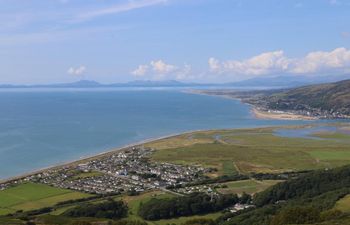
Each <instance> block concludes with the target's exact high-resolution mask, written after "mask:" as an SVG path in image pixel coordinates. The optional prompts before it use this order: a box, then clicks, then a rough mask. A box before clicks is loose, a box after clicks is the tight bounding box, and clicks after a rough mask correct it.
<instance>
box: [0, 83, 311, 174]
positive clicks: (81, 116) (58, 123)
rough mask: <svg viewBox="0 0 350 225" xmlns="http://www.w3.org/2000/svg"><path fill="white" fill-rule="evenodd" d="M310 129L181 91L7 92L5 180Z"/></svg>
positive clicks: (0, 113) (2, 150)
mask: <svg viewBox="0 0 350 225" xmlns="http://www.w3.org/2000/svg"><path fill="white" fill-rule="evenodd" d="M305 123H310V121H283V120H260V119H256V118H254V116H253V115H252V114H251V112H250V106H249V105H246V104H242V103H241V102H240V101H238V100H234V99H229V98H223V97H217V96H208V95H199V94H192V93H189V92H188V91H184V90H178V89H140V88H135V89H132V88H130V89H125V88H124V89H120V88H119V89H58V88H56V89H2V90H0V179H6V178H9V177H12V176H17V175H21V174H23V173H28V172H31V171H35V170H38V169H42V168H46V167H49V166H53V165H58V164H61V163H65V162H68V161H72V160H76V159H80V158H82V157H87V156H92V155H95V154H98V153H101V152H105V151H108V150H111V149H114V148H118V147H122V146H125V145H128V144H132V143H135V142H140V141H143V140H147V139H153V138H158V137H163V136H167V135H172V134H178V133H182V132H187V131H195V130H206V129H223V128H248V127H261V126H275V125H291V124H305Z"/></svg>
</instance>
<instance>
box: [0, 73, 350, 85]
mask: <svg viewBox="0 0 350 225" xmlns="http://www.w3.org/2000/svg"><path fill="white" fill-rule="evenodd" d="M348 78H350V75H344V76H322V77H306V76H287V75H283V76H276V77H259V78H252V79H248V80H244V81H239V82H230V83H184V82H180V81H176V80H165V81H151V80H135V81H130V82H127V83H113V84H101V83H98V82H96V81H91V80H81V81H77V82H73V83H61V84H38V85H35V84H34V85H12V84H3V85H0V88H101V87H232V88H234V87H239V88H242V87H246V88H250V87H251V88H255V87H266V88H288V87H298V86H303V85H309V84H318V83H328V82H335V81H339V80H344V79H348Z"/></svg>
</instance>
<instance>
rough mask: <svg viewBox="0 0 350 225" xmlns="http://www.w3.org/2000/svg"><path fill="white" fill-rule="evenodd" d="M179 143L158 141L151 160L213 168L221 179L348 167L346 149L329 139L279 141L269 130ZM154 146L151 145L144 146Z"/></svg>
mask: <svg viewBox="0 0 350 225" xmlns="http://www.w3.org/2000/svg"><path fill="white" fill-rule="evenodd" d="M347 136H348V137H349V138H350V135H347ZM342 138H344V137H343V136H342ZM181 139H185V140H187V139H188V135H183V136H181V137H176V142H177V144H176V147H174V145H173V144H172V143H173V142H174V140H172V139H171V138H169V139H167V140H162V141H161V142H162V143H161V145H162V148H160V149H158V150H159V151H156V152H155V153H154V154H153V156H152V159H153V160H155V161H164V162H171V163H179V164H200V165H202V166H206V167H215V168H217V169H218V170H219V174H221V175H222V174H230V173H235V172H237V170H238V172H241V173H249V172H281V171H291V170H305V169H318V168H325V167H335V166H340V165H345V164H348V163H350V145H349V144H348V143H347V142H343V141H339V140H338V139H336V138H333V136H332V138H331V139H327V140H311V139H302V138H283V137H277V136H274V135H273V128H257V129H245V130H226V131H206V132H196V133H193V134H192V135H191V142H192V143H193V144H192V145H190V144H188V141H186V145H185V146H181V145H180V143H181ZM167 142H168V143H169V145H168V147H167ZM203 142H205V143H203ZM157 145H158V143H157V142H154V143H151V144H149V145H148V146H150V147H157Z"/></svg>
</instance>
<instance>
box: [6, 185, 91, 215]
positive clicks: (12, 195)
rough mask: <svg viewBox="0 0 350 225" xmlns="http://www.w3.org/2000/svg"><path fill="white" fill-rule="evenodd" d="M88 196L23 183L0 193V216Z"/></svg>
mask: <svg viewBox="0 0 350 225" xmlns="http://www.w3.org/2000/svg"><path fill="white" fill-rule="evenodd" d="M88 196H90V195H88V194H84V193H80V192H74V191H70V190H65V189H59V188H54V187H50V186H47V185H44V184H34V183H24V184H20V185H18V186H15V187H11V188H9V189H6V190H4V191H0V199H1V201H0V215H5V214H8V213H13V212H16V211H18V210H24V211H28V210H34V209H39V208H43V207H48V206H53V205H55V204H56V203H58V202H62V201H67V200H72V199H80V198H85V197H88Z"/></svg>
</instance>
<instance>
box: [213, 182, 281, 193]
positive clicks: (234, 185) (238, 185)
mask: <svg viewBox="0 0 350 225" xmlns="http://www.w3.org/2000/svg"><path fill="white" fill-rule="evenodd" d="M278 182H279V181H276V180H266V181H257V180H242V181H233V182H227V183H223V185H227V188H218V189H216V190H217V191H218V192H220V193H223V194H230V193H234V194H242V193H243V192H245V193H248V194H255V193H257V192H261V191H264V190H265V189H267V188H268V187H271V186H272V185H275V184H277V183H278Z"/></svg>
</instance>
